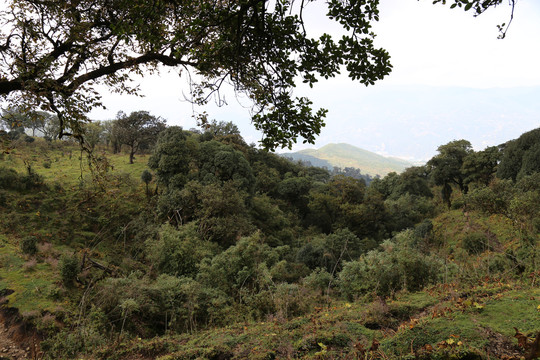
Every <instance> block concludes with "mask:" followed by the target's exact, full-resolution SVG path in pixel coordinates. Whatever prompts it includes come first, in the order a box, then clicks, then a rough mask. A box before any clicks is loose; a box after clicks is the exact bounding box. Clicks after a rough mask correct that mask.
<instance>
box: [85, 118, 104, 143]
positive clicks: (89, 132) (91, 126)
mask: <svg viewBox="0 0 540 360" xmlns="http://www.w3.org/2000/svg"><path fill="white" fill-rule="evenodd" d="M83 137H84V139H85V141H86V143H87V144H88V147H89V148H90V150H94V148H95V147H96V145H97V144H98V143H99V142H100V141H101V139H102V137H103V126H102V124H101V122H99V121H94V122H90V123H86V124H84V126H83Z"/></svg>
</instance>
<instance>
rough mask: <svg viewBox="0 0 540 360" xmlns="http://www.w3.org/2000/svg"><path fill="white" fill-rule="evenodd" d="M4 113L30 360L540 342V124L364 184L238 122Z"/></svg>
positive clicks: (8, 235)
mask: <svg viewBox="0 0 540 360" xmlns="http://www.w3.org/2000/svg"><path fill="white" fill-rule="evenodd" d="M2 119H3V121H4V123H3V126H4V130H2V131H1V132H0V136H1V139H2V144H3V147H2V150H3V152H2V154H1V155H0V209H1V212H2V217H1V218H0V244H1V245H0V246H1V249H2V251H1V252H0V298H1V299H2V304H3V305H2V309H3V314H4V315H3V316H4V318H8V315H9V319H10V321H11V322H13V323H17V322H18V323H19V324H24V326H25V329H26V332H25V334H26V337H23V338H22V340H21V341H22V342H24V341H27V342H28V341H30V340H29V339H30V337H31V339H32V341H33V343H32V345H31V346H30V345H28V347H29V348H30V347H31V348H32V349H30V351H31V352H32V354H33V356H34V358H41V357H44V358H49V359H61V358H65V359H73V358H78V359H79V358H84V359H102V358H107V359H153V358H159V359H232V358H250V359H272V358H309V359H311V358H312V359H333V358H347V359H353V358H360V359H364V358H365V359H376V358H377V359H388V358H403V359H409V358H410V359H413V358H415V359H430V358H433V359H454V358H456V359H488V358H499V359H503V358H504V359H521V358H523V357H525V358H526V359H533V358H536V357H538V356H539V355H540V346H539V341H538V337H537V335H536V332H538V331H539V330H540V302H539V301H540V291H539V290H538V280H539V277H540V267H539V264H538V262H539V261H540V258H539V256H540V247H539V244H538V238H539V234H540V207H539V206H538V204H539V203H540V129H535V130H532V131H530V132H527V133H525V134H523V135H522V136H520V137H519V138H518V139H515V140H512V141H509V142H507V143H505V144H501V145H499V146H495V147H489V148H486V149H484V150H481V151H474V150H473V148H472V146H471V144H470V143H469V142H468V141H466V140H455V141H452V142H449V143H448V144H444V145H441V146H440V147H439V148H438V149H437V155H436V156H434V157H433V158H432V159H431V160H429V161H428V162H427V164H426V165H425V166H418V167H411V168H408V169H407V170H405V171H404V172H403V173H401V174H397V173H390V174H388V175H386V176H384V177H381V178H375V179H372V181H371V182H370V184H369V185H366V182H365V181H364V180H363V179H359V178H355V177H351V176H346V174H343V173H339V172H337V171H335V172H333V173H331V172H329V171H328V170H326V169H322V168H316V167H309V166H306V165H305V164H302V163H294V162H291V161H289V160H287V159H286V158H283V157H280V156H278V155H276V154H273V153H271V152H268V151H266V150H262V149H260V148H258V147H257V146H255V145H253V144H251V145H249V144H246V143H245V142H244V140H243V138H242V137H241V135H240V133H239V131H238V128H237V127H236V126H235V125H234V124H232V123H225V122H216V121H213V122H209V123H208V124H207V125H206V126H204V127H203V128H202V129H201V130H197V129H191V130H184V129H182V128H180V127H177V126H166V125H165V121H164V120H163V119H160V118H157V117H154V116H152V115H150V114H149V113H147V112H144V111H140V112H134V113H131V114H129V115H127V114H124V113H120V114H118V116H117V118H116V119H115V120H114V121H110V122H101V123H100V122H93V123H90V124H88V125H85V126H86V127H85V128H84V132H83V134H84V135H83V136H82V137H81V138H79V139H73V138H72V139H70V140H59V139H56V138H55V137H54V136H50V135H48V134H49V133H48V132H47V129H49V128H54V126H55V122H56V121H57V120H56V119H55V116H53V115H51V114H48V113H34V114H33V116H25V115H22V114H21V113H19V112H17V111H16V110H12V111H8V112H4V114H3V117H2ZM24 129H26V132H25V131H24ZM54 133H55V132H54V131H52V132H51V134H54ZM38 134H39V135H40V136H36V135H38ZM31 135H34V136H31ZM30 334H31V335H30ZM514 337H515V338H514ZM535 337H536V339H537V340H534V338H535ZM36 339H37V340H36Z"/></svg>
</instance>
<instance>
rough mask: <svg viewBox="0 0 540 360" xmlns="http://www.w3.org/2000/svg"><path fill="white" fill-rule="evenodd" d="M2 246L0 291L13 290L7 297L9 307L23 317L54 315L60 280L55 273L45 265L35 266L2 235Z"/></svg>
mask: <svg viewBox="0 0 540 360" xmlns="http://www.w3.org/2000/svg"><path fill="white" fill-rule="evenodd" d="M0 246H1V254H0V290H3V289H10V290H13V293H12V294H10V295H9V296H7V300H8V304H7V305H8V306H10V307H15V308H17V309H19V312H20V313H21V314H24V313H26V312H30V311H51V312H52V311H54V309H55V308H56V307H57V306H58V305H59V302H57V301H55V300H54V299H53V298H52V297H53V296H54V292H55V289H56V284H55V282H56V281H57V280H58V274H57V271H56V269H54V268H53V267H52V266H51V265H50V264H48V263H46V262H35V263H33V262H32V259H31V258H27V257H25V256H24V255H23V254H22V253H21V251H20V249H19V248H18V247H17V246H16V245H14V241H13V240H12V241H8V239H7V237H6V236H4V235H0Z"/></svg>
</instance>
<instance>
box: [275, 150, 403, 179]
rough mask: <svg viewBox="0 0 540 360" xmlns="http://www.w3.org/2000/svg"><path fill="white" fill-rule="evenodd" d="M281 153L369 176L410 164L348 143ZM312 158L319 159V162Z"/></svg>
mask: <svg viewBox="0 0 540 360" xmlns="http://www.w3.org/2000/svg"><path fill="white" fill-rule="evenodd" d="M283 155H284V156H287V157H291V158H293V159H294V160H304V161H305V160H308V161H310V162H311V163H312V165H313V166H326V167H330V168H331V167H334V166H337V167H341V168H345V167H354V168H357V169H360V170H361V171H362V173H364V174H368V175H371V176H375V175H380V176H385V175H386V174H388V173H390V172H397V173H400V172H402V171H403V170H405V169H406V168H407V167H410V166H412V164H411V163H409V162H407V161H405V160H401V159H397V158H390V157H384V156H381V155H378V154H375V153H373V152H370V151H367V150H363V149H360V148H358V147H355V146H352V145H349V144H328V145H325V146H323V147H322V148H320V149H306V150H301V151H298V152H295V153H286V154H283ZM313 159H319V162H317V161H316V160H313Z"/></svg>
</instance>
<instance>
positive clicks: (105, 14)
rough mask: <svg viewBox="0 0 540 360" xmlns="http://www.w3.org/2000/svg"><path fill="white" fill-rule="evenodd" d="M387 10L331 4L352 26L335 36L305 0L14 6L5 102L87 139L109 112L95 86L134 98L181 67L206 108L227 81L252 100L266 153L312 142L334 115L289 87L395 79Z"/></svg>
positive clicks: (3, 69)
mask: <svg viewBox="0 0 540 360" xmlns="http://www.w3.org/2000/svg"><path fill="white" fill-rule="evenodd" d="M378 3H379V1H378V0H367V1H352V0H346V1H342V0H329V1H327V2H326V6H327V8H328V11H327V16H328V17H329V18H330V19H332V20H334V21H337V22H339V23H340V25H341V26H342V27H343V28H344V30H345V35H343V36H341V38H340V39H333V38H332V37H331V36H330V35H328V34H323V35H321V36H320V37H319V38H312V37H310V36H308V32H307V31H306V27H307V24H306V23H305V21H304V18H303V10H304V9H305V7H306V6H309V5H311V2H304V1H302V2H295V1H293V0H282V1H278V2H268V1H265V0H233V1H227V2H215V1H209V0H199V1H187V2H186V1H176V0H169V1H146V0H116V1H114V2H111V1H108V0H79V1H52V0H10V1H8V3H7V4H6V9H7V10H6V11H3V12H1V13H0V21H1V22H2V24H3V25H2V28H1V30H0V31H1V32H0V39H1V41H2V43H1V44H0V54H1V56H0V96H2V97H3V98H8V99H9V100H10V101H11V102H12V103H16V102H24V103H30V104H33V105H34V107H41V108H42V109H44V110H47V111H52V112H54V113H56V114H57V115H58V117H59V120H60V132H59V133H60V136H62V135H64V134H66V133H69V134H73V135H74V136H79V135H80V133H81V132H80V125H81V123H82V122H84V121H86V120H87V118H86V115H85V114H86V113H87V112H88V111H89V110H90V109H91V108H93V107H95V106H99V105H100V96H99V94H98V93H97V92H96V91H95V85H97V84H105V85H107V86H109V87H110V88H111V89H112V90H114V91H120V92H128V93H134V92H136V90H137V88H136V86H131V84H130V82H129V80H130V74H134V73H135V74H137V73H138V74H140V73H143V72H150V73H152V72H156V71H159V69H160V66H168V67H175V68H177V69H178V70H179V71H180V72H181V71H192V72H193V73H194V74H196V75H197V76H194V77H190V78H191V79H200V81H199V80H193V81H194V83H193V84H192V87H191V89H192V90H193V91H192V93H191V100H192V101H194V102H195V103H196V104H201V105H204V104H206V103H207V102H208V101H209V100H210V99H211V98H212V95H217V96H218V100H221V99H219V91H220V89H221V87H222V84H224V83H230V84H231V85H232V86H233V88H234V89H235V91H236V92H238V93H242V94H245V95H247V98H249V99H251V100H252V101H253V103H254V107H253V122H254V125H255V127H256V128H257V129H259V130H261V131H262V132H263V133H264V134H265V137H264V138H263V140H262V143H263V145H265V146H266V147H268V148H274V147H276V146H291V145H292V143H293V142H295V141H296V137H298V136H302V137H304V138H305V141H307V142H313V141H314V137H315V135H317V134H318V133H319V132H320V129H321V127H322V125H323V117H324V115H325V113H326V111H325V110H318V111H314V110H313V109H312V108H311V105H312V103H311V101H309V99H307V98H303V97H300V98H299V97H294V95H293V94H292V91H291V90H292V89H293V88H294V86H295V82H296V81H297V79H298V78H302V81H303V82H305V83H307V84H309V85H310V86H312V85H313V84H314V83H316V82H317V81H318V77H324V78H329V77H333V76H335V75H336V74H337V73H339V72H340V70H341V69H346V70H347V71H348V74H349V76H350V77H351V78H352V79H353V80H358V81H360V82H361V83H363V84H365V85H370V84H374V83H375V81H377V80H379V79H382V78H383V77H384V76H386V75H387V74H389V72H390V70H391V67H392V66H391V65H390V62H389V54H388V53H387V52H386V51H385V50H384V49H380V48H376V47H375V46H374V43H373V38H374V36H375V35H374V34H373V33H372V32H371V26H372V22H373V21H377V20H378V18H379V10H378ZM195 81H197V82H195ZM201 120H202V121H203V122H204V121H205V117H204V116H203V117H201ZM68 128H70V129H71V131H67V129H68Z"/></svg>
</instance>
